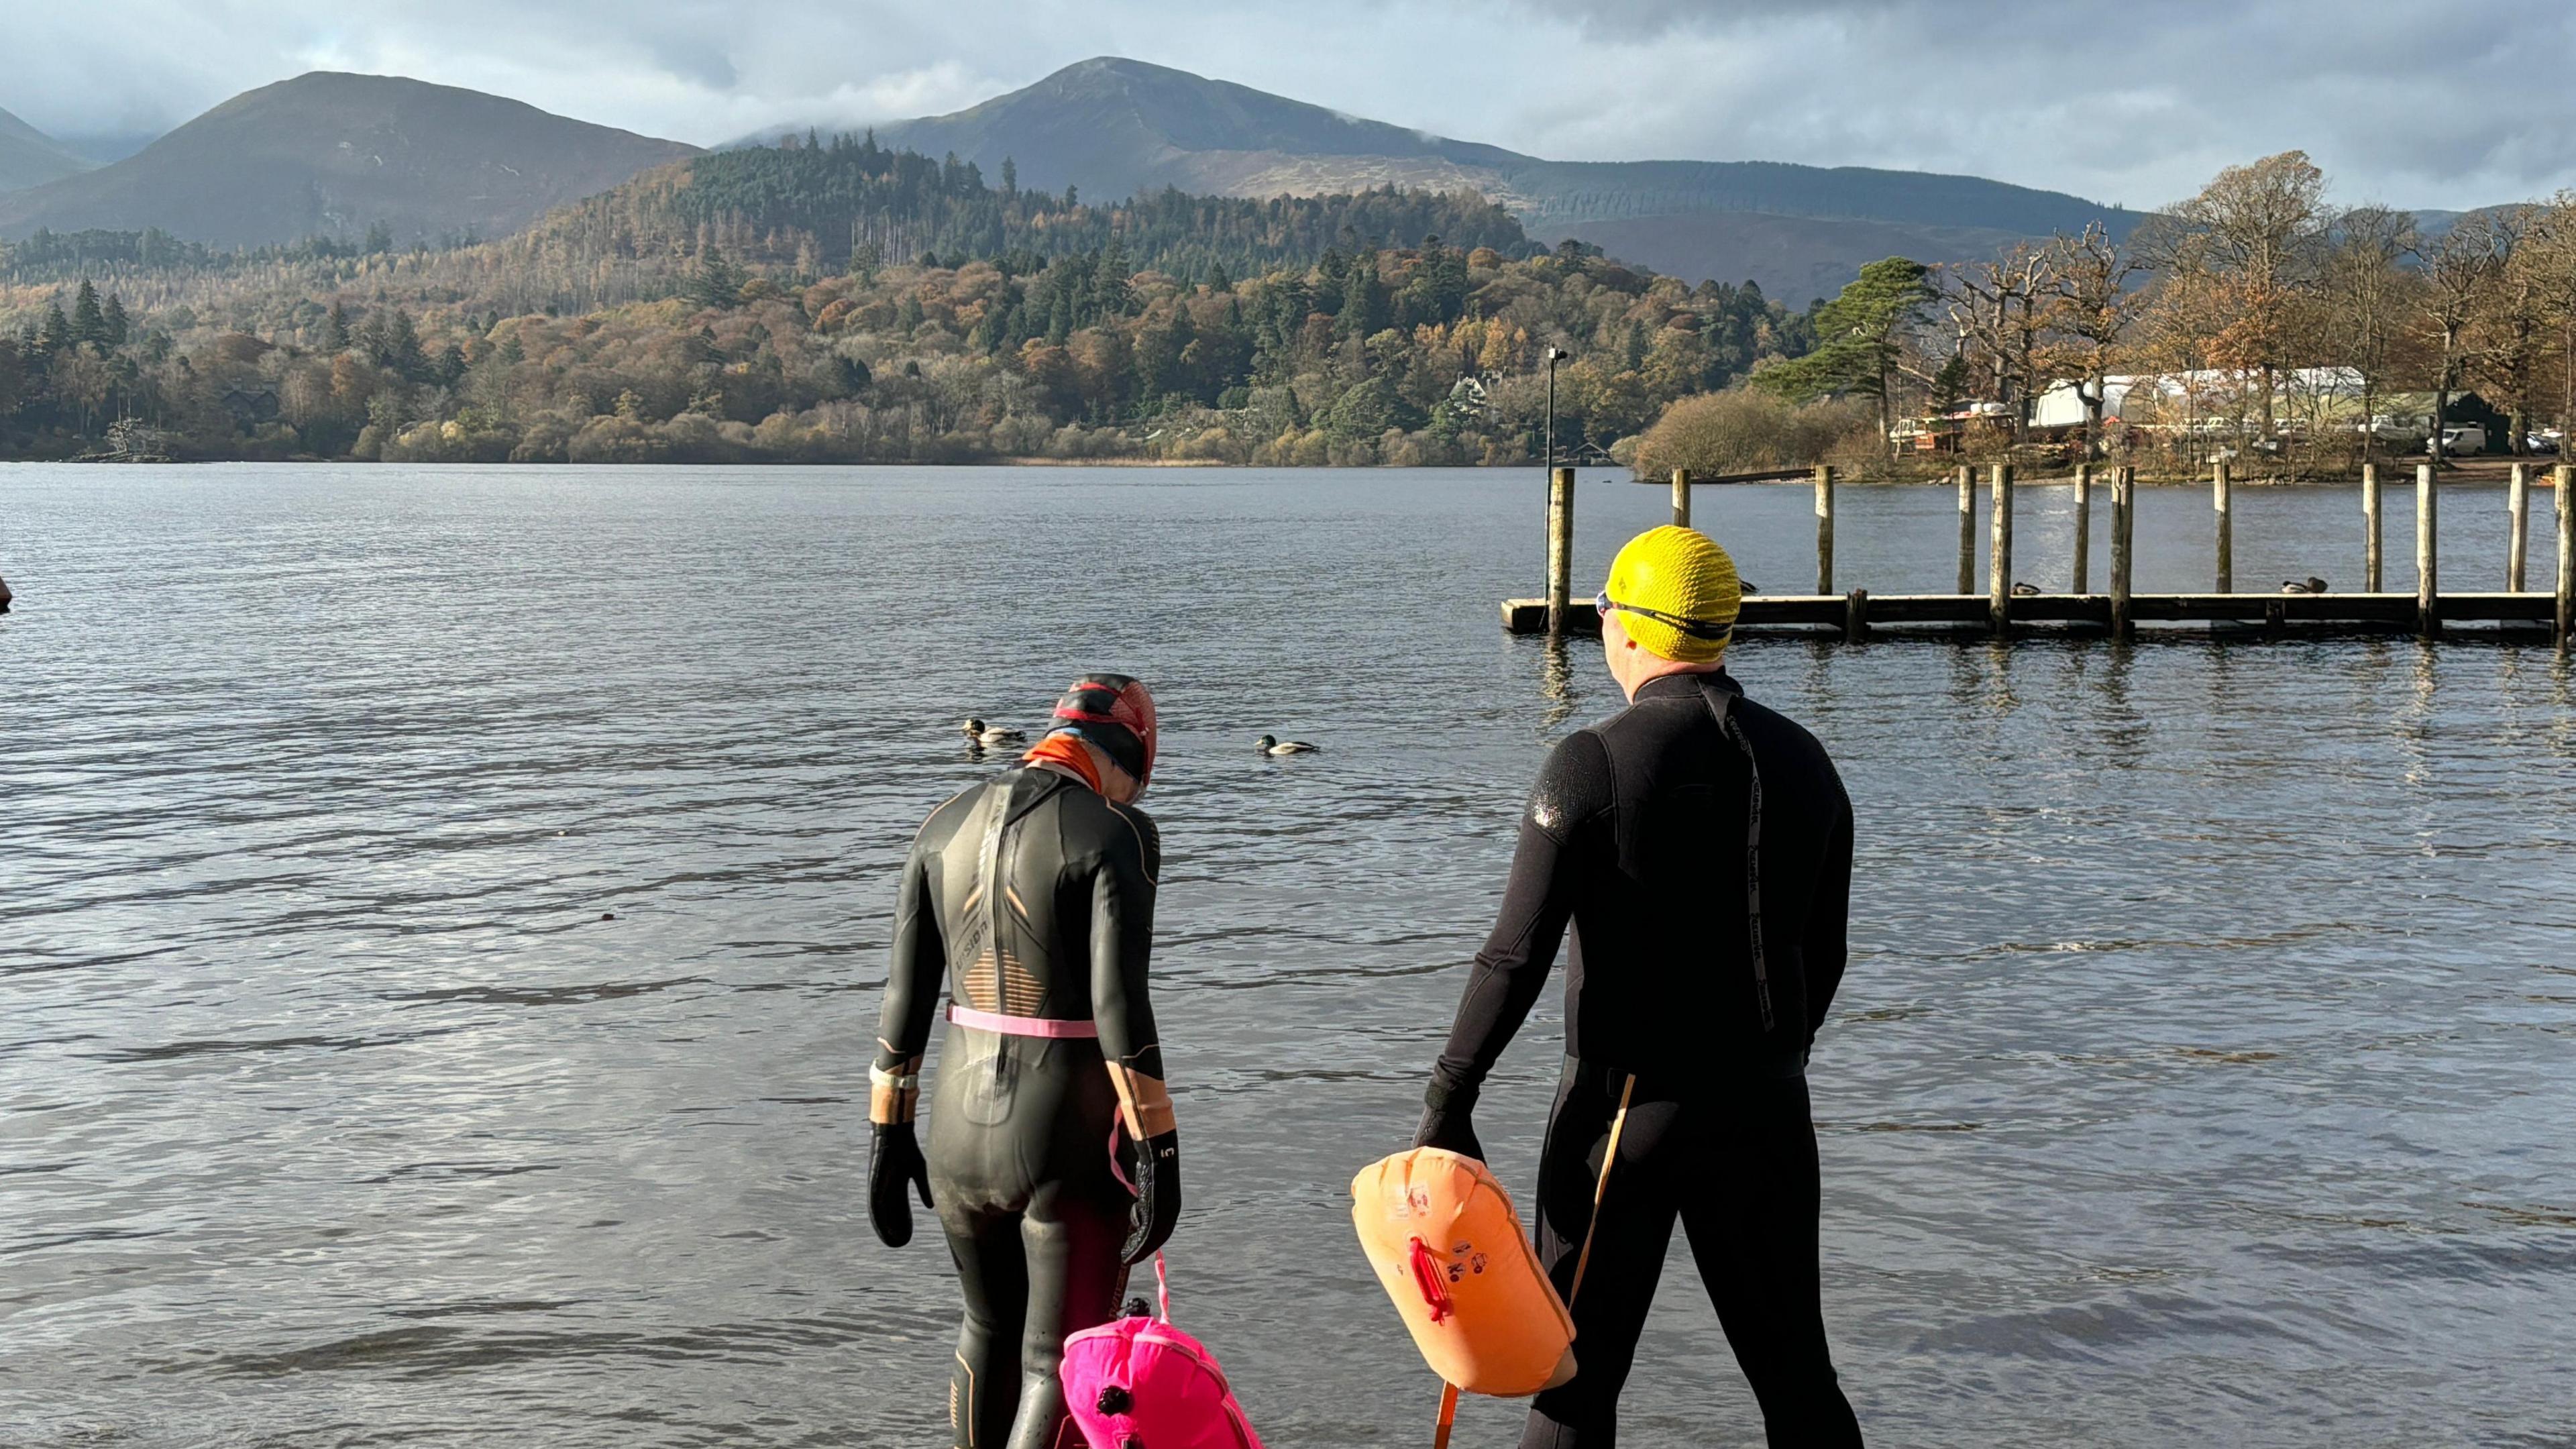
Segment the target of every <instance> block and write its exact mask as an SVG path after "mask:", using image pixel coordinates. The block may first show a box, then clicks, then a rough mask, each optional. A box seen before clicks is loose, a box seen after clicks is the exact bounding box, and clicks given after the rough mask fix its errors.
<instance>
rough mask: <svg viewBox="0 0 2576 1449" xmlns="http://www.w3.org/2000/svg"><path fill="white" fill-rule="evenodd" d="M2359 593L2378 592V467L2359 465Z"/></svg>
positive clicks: (2373, 464)
mask: <svg viewBox="0 0 2576 1449" xmlns="http://www.w3.org/2000/svg"><path fill="white" fill-rule="evenodd" d="M2361 531H2362V538H2363V542H2362V546H2361V591H2362V592H2363V593H2365V594H2375V593H2378V592H2379V532H2380V530H2379V465H2378V464H2377V463H2364V464H2362V465H2361Z"/></svg>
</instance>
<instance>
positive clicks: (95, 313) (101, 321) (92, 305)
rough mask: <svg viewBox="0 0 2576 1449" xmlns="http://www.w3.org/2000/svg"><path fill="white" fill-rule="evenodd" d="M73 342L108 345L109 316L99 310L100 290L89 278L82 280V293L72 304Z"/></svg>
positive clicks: (100, 345) (94, 345)
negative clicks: (91, 283)
mask: <svg viewBox="0 0 2576 1449" xmlns="http://www.w3.org/2000/svg"><path fill="white" fill-rule="evenodd" d="M72 341H74V342H86V343H88V344H90V345H91V346H93V347H104V346H106V345H107V314H106V313H105V312H103V311H101V310H100V309H99V305H98V288H96V287H94V286H92V285H90V280H89V278H87V277H83V278H81V284H80V293H79V295H78V296H77V297H76V298H75V299H74V300H73V302H72Z"/></svg>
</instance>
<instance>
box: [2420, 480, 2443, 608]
mask: <svg viewBox="0 0 2576 1449" xmlns="http://www.w3.org/2000/svg"><path fill="white" fill-rule="evenodd" d="M2439 508H2440V504H2439V503H2438V502H2437V501H2436V500H2435V498H2434V495H2433V465H2432V464H2430V463H2418V464H2416V465H2415V627H2416V629H2417V630H2418V631H2420V632H2421V633H2422V634H2423V635H2424V636H2425V637H2426V638H2431V637H2432V636H2433V635H2435V634H2439V633H2441V632H2442V585H2441V577H2440V573H2441V569H2440V563H2441V560H2440V556H2439V552H2438V550H2437V548H2436V547H2435V543H2436V540H2435V534H2436V532H2437V531H2438V526H2439V523H2440V518H2439V516H2438V510H2439Z"/></svg>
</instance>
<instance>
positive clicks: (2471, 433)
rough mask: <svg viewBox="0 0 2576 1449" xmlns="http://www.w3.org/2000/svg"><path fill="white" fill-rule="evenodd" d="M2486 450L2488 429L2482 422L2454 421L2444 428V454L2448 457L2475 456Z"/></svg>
mask: <svg viewBox="0 0 2576 1449" xmlns="http://www.w3.org/2000/svg"><path fill="white" fill-rule="evenodd" d="M2486 450H2487V430H2486V428H2485V427H2484V426H2483V425H2481V424H2478V423H2452V424H2450V425H2448V426H2446V427H2444V428H2443V429H2442V455H2443V456H2444V457H2446V458H2474V457H2476V456H2477V455H2478V454H2480V453H2483V452H2485V451H2486ZM2428 451H2429V450H2428Z"/></svg>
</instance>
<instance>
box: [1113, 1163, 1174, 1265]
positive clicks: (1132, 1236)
mask: <svg viewBox="0 0 2576 1449" xmlns="http://www.w3.org/2000/svg"><path fill="white" fill-rule="evenodd" d="M1180 1220H1181V1134H1180V1133H1178V1132H1166V1133H1164V1134H1163V1135H1162V1136H1160V1137H1149V1138H1146V1139H1145V1140H1144V1141H1143V1142H1142V1143H1140V1144H1138V1145H1137V1149H1136V1207H1135V1211H1134V1215H1133V1217H1132V1218H1131V1219H1130V1221H1131V1223H1132V1224H1133V1225H1134V1226H1133V1230H1132V1231H1130V1232H1129V1233H1128V1234H1127V1245H1126V1246H1125V1247H1123V1248H1121V1249H1119V1250H1118V1258H1119V1261H1120V1262H1123V1263H1141V1262H1144V1261H1145V1260H1146V1259H1147V1258H1150V1257H1152V1256H1154V1250H1155V1249H1157V1248H1160V1247H1161V1246H1163V1244H1165V1243H1167V1242H1170V1241H1171V1238H1172V1229H1173V1228H1174V1227H1175V1226H1177V1225H1178V1224H1179V1222H1180Z"/></svg>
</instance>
